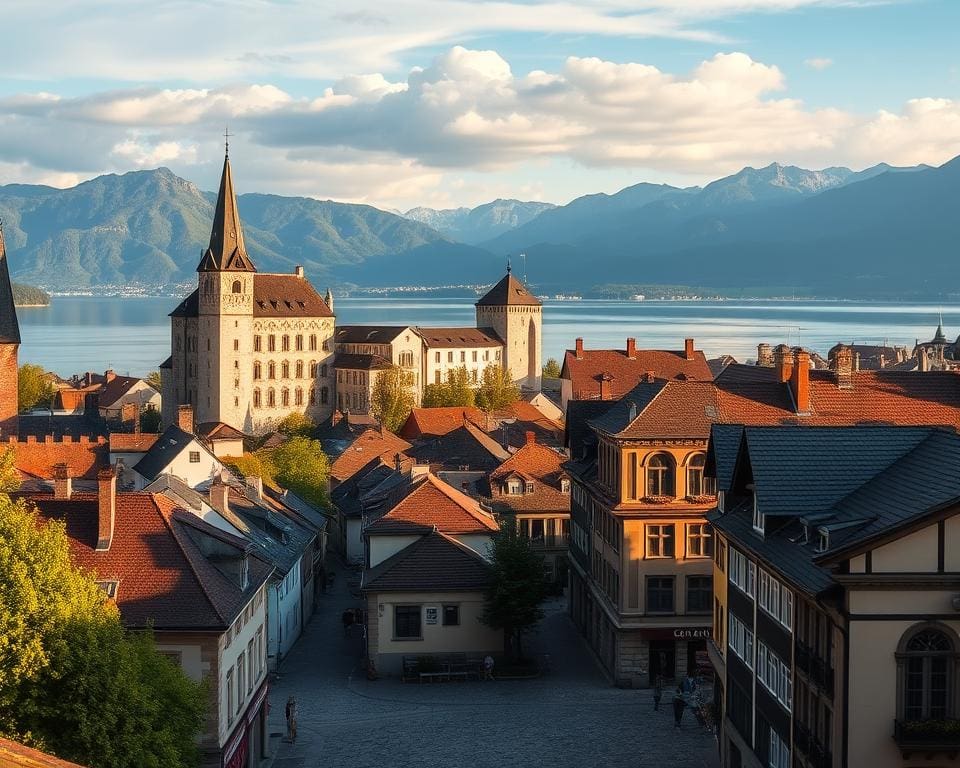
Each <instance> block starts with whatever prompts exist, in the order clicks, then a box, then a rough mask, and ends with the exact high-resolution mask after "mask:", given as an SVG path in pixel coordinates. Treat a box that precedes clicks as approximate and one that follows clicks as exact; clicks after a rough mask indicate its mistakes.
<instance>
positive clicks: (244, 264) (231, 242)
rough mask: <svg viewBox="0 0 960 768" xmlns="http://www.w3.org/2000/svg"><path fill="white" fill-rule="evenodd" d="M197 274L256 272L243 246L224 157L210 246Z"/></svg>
mask: <svg viewBox="0 0 960 768" xmlns="http://www.w3.org/2000/svg"><path fill="white" fill-rule="evenodd" d="M197 272H256V268H255V267H254V266H253V262H252V261H251V260H250V257H249V256H248V255H247V249H246V246H245V245H244V244H243V229H242V228H241V226H240V213H239V211H238V210H237V195H236V193H235V192H234V191H233V174H232V173H231V171H230V156H229V154H226V153H225V154H224V157H223V174H222V175H221V176H220V192H219V193H218V194H217V206H216V208H215V209H214V212H213V229H212V230H211V232H210V245H209V247H208V248H207V250H206V252H205V253H204V254H203V258H202V259H201V260H200V266H198V267H197Z"/></svg>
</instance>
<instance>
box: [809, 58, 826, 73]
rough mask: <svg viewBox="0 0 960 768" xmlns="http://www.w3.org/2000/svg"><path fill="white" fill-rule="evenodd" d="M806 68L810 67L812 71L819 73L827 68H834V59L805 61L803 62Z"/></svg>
mask: <svg viewBox="0 0 960 768" xmlns="http://www.w3.org/2000/svg"><path fill="white" fill-rule="evenodd" d="M803 65H804V66H805V67H810V69H816V70H818V71H823V70H824V69H826V68H827V67H832V66H833V59H823V58H817V59H805V60H804V62H803Z"/></svg>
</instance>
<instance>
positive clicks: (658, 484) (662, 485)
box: [647, 453, 673, 496]
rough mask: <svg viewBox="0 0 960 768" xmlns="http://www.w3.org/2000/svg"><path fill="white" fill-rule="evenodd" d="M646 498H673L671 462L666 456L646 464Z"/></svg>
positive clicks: (657, 457)
mask: <svg viewBox="0 0 960 768" xmlns="http://www.w3.org/2000/svg"><path fill="white" fill-rule="evenodd" d="M647 496H673V462H672V461H671V460H670V457H669V456H667V455H666V454H663V453H658V454H656V455H655V456H652V457H651V458H650V461H648V462H647Z"/></svg>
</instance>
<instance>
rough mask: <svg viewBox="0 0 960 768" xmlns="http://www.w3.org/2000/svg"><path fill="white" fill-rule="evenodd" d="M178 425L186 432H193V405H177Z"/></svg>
mask: <svg viewBox="0 0 960 768" xmlns="http://www.w3.org/2000/svg"><path fill="white" fill-rule="evenodd" d="M177 426H178V427H180V429H182V430H183V431H184V432H189V433H190V434H191V435H192V434H193V406H192V405H178V406H177Z"/></svg>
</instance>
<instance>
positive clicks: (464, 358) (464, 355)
mask: <svg viewBox="0 0 960 768" xmlns="http://www.w3.org/2000/svg"><path fill="white" fill-rule="evenodd" d="M460 362H461V363H465V362H467V353H466V352H464V351H463V350H461V351H460Z"/></svg>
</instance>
